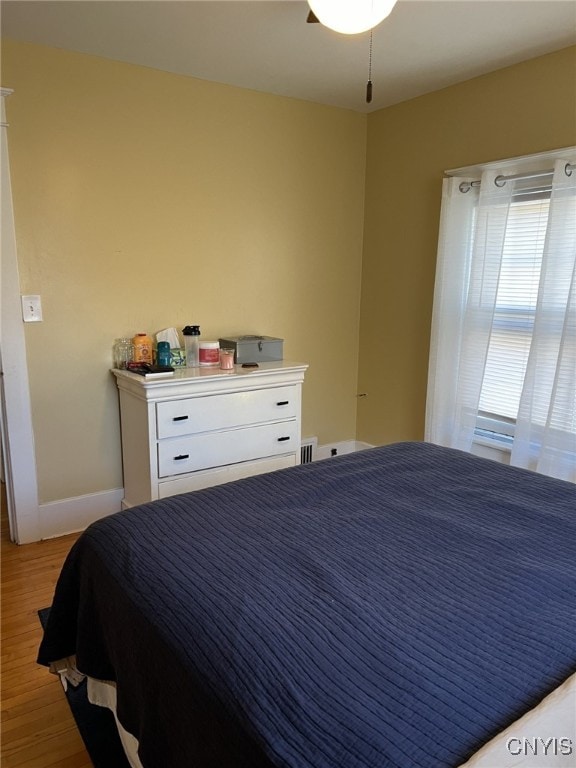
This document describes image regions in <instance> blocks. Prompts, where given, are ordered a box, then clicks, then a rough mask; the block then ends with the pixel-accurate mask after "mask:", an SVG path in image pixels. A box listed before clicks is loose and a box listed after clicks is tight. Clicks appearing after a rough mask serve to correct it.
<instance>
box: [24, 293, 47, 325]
mask: <svg viewBox="0 0 576 768" xmlns="http://www.w3.org/2000/svg"><path fill="white" fill-rule="evenodd" d="M21 298H22V318H23V320H24V322H25V323H39V322H41V320H42V301H41V299H40V296H30V295H28V296H22V297H21Z"/></svg>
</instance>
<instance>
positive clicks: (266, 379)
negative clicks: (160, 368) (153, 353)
mask: <svg viewBox="0 0 576 768" xmlns="http://www.w3.org/2000/svg"><path fill="white" fill-rule="evenodd" d="M307 368H308V364H307V363H293V362H288V361H284V360H279V361H278V362H273V363H259V364H258V367H257V368H243V367H242V366H241V365H235V366H234V368H233V369H232V370H230V371H224V370H222V369H220V368H211V367H208V366H206V367H198V368H175V369H174V374H173V375H171V376H153V377H150V378H146V377H145V376H141V375H140V374H138V373H132V372H131V371H124V370H119V369H118V368H113V369H112V373H113V374H114V376H115V377H116V383H117V385H118V388H119V389H122V390H125V391H129V392H132V393H133V394H136V395H137V396H138V397H142V398H144V399H146V400H155V399H158V398H159V399H164V398H166V397H168V398H172V397H181V396H185V395H186V394H189V393H191V392H193V393H194V394H200V393H202V394H204V393H209V392H233V391H236V390H241V389H259V388H262V387H268V386H282V385H283V384H286V383H294V384H296V383H302V381H303V380H304V373H305V372H306V369H307Z"/></svg>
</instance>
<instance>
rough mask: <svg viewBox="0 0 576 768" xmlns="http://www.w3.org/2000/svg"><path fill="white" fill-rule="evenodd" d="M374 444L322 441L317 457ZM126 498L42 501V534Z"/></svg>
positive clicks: (71, 529) (120, 492)
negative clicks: (323, 443)
mask: <svg viewBox="0 0 576 768" xmlns="http://www.w3.org/2000/svg"><path fill="white" fill-rule="evenodd" d="M373 447H374V446H372V445H370V444H369V443H363V442H361V441H359V440H343V441H341V442H339V443H329V444H328V445H319V446H318V448H317V449H316V451H315V454H314V460H318V459H328V458H330V457H331V456H342V455H344V454H345V453H354V452H355V451H363V450H364V449H365V448H373ZM333 451H335V452H336V453H333ZM123 498H124V489H123V488H114V489H112V490H110V491H101V492H99V493H89V494H87V495H86V496H75V497H73V498H70V499H60V500H59V501H50V502H48V503H47V504H41V505H40V530H41V538H42V539H53V538H54V537H56V536H65V535H66V534H67V533H78V532H79V531H83V530H84V529H85V528H87V527H88V526H89V525H90V523H93V522H95V521H96V520H100V518H102V517H107V516H108V515H113V514H114V513H115V512H120V511H121V509H122V499H123Z"/></svg>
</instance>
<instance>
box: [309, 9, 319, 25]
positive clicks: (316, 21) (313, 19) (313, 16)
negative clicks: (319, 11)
mask: <svg viewBox="0 0 576 768" xmlns="http://www.w3.org/2000/svg"><path fill="white" fill-rule="evenodd" d="M306 22H307V23H308V24H320V19H319V18H318V17H317V16H316V14H315V13H314V11H310V12H309V13H308V16H307V17H306Z"/></svg>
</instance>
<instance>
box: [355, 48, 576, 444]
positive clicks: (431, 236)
mask: <svg viewBox="0 0 576 768" xmlns="http://www.w3.org/2000/svg"><path fill="white" fill-rule="evenodd" d="M575 143H576V48H574V47H573V48H568V49H564V50H562V51H559V52H557V53H553V54H550V55H547V56H542V57H540V58H537V59H532V60H530V61H527V62H524V63H522V64H518V65H516V66H513V67H508V68H506V69H502V70H499V71H497V72H494V73H492V74H489V75H485V76H483V77H479V78H476V79H474V80H470V81H468V82H465V83H462V84H460V85H456V86H452V87H450V88H446V89H444V90H442V91H437V92H436V93H432V94H429V95H426V96H422V97H420V98H417V99H413V100H412V101H408V102H404V103H402V104H398V105H397V106H393V107H389V108H387V109H383V110H380V111H379V112H375V113H373V114H371V115H370V116H369V118H368V148H367V169H366V219H365V229H364V256H363V268H362V298H361V323H360V366H359V376H358V389H359V391H360V392H364V393H367V397H365V398H362V399H360V400H359V403H358V434H357V437H358V439H360V440H365V441H367V442H370V443H374V444H382V443H389V442H394V441H396V440H419V439H422V437H423V434H424V412H425V401H426V384H427V372H428V345H429V333H430V319H431V313H432V298H433V289H434V270H435V260H436V244H437V238H438V224H439V212H440V195H441V184H442V175H443V171H444V170H447V169H450V168H457V167H460V166H466V165H473V164H475V163H481V162H488V161H492V160H499V159H503V158H509V157H515V156H520V155H525V154H532V153H536V152H544V151H546V150H550V149H556V148H561V147H566V146H570V145H573V144H575Z"/></svg>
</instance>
